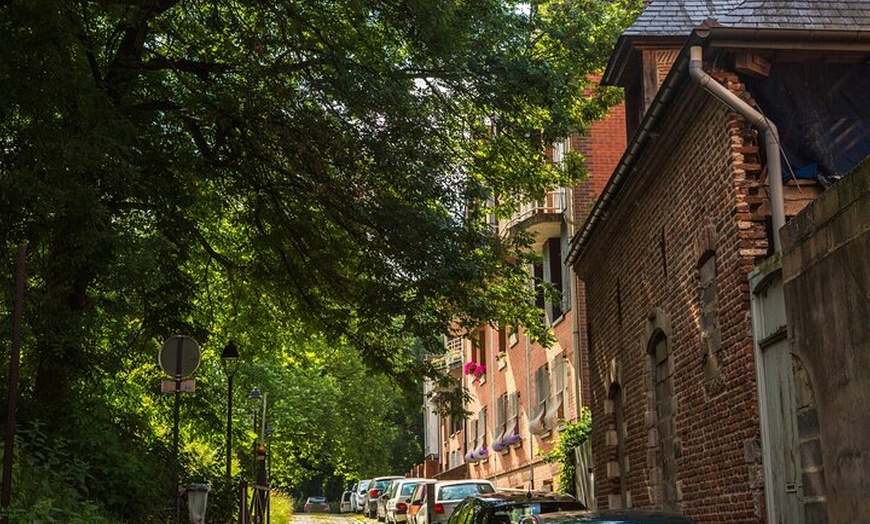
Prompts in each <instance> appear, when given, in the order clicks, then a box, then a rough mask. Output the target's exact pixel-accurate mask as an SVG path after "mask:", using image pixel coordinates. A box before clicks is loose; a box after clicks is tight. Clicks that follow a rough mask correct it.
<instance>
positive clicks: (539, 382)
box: [529, 364, 550, 435]
mask: <svg viewBox="0 0 870 524" xmlns="http://www.w3.org/2000/svg"><path fill="white" fill-rule="evenodd" d="M549 399H550V376H549V373H547V365H546V364H544V365H543V366H541V367H539V368H538V369H537V371H535V404H534V411H533V413H534V415H533V416H532V420H531V421H530V423H529V425H530V427H531V432H532V434H533V435H543V434H544V433H546V432H547V427H546V424H545V422H544V416H545V415H546V414H547V402H548V401H549Z"/></svg>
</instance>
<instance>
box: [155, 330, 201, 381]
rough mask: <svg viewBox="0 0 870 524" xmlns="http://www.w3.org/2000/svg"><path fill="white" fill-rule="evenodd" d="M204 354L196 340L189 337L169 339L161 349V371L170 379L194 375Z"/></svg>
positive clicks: (177, 336) (181, 336)
mask: <svg viewBox="0 0 870 524" xmlns="http://www.w3.org/2000/svg"><path fill="white" fill-rule="evenodd" d="M201 356H202V353H201V352H200V350H199V344H197V343H196V340H193V339H192V338H190V337H188V336H187V335H175V336H173V337H169V338H168V339H167V340H166V342H164V343H163V347H161V348H160V355H159V356H158V360H159V362H160V369H162V370H163V371H164V372H165V373H166V374H167V375H169V376H170V377H173V378H175V377H177V376H182V377H186V376H188V375H192V374H193V373H194V371H196V370H197V368H199V362H200V360H201Z"/></svg>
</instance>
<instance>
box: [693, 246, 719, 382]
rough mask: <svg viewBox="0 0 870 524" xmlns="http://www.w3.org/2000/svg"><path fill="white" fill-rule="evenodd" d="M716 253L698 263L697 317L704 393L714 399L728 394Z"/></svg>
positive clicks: (703, 257) (704, 256)
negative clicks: (721, 354) (721, 356)
mask: <svg viewBox="0 0 870 524" xmlns="http://www.w3.org/2000/svg"><path fill="white" fill-rule="evenodd" d="M716 277H717V268H716V253H715V252H714V251H706V252H704V254H703V255H702V256H701V259H700V260H699V261H698V313H699V316H700V318H699V319H698V320H699V325H700V326H701V341H700V345H701V362H702V365H703V366H704V393H706V395H707V398H708V399H709V398H713V397H716V396H717V395H719V394H720V393H723V392H724V391H725V384H724V381H723V379H722V374H721V371H720V369H719V368H720V365H719V349H721V347H722V334H721V330H720V327H719V285H718V282H717V280H716Z"/></svg>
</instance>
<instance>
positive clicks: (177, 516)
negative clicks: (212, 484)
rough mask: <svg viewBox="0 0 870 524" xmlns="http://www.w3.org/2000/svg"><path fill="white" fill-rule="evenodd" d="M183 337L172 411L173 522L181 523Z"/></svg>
mask: <svg viewBox="0 0 870 524" xmlns="http://www.w3.org/2000/svg"><path fill="white" fill-rule="evenodd" d="M183 341H184V339H183V338H181V337H178V349H176V351H175V406H174V407H173V412H172V421H173V432H172V467H173V468H174V470H175V486H174V488H175V492H174V496H175V522H176V524H181V493H180V490H179V489H178V486H179V485H180V482H179V476H180V475H179V472H180V469H181V468H180V467H179V463H178V412H179V408H180V407H181V362H182V361H181V352H182V346H183V344H184V342H183Z"/></svg>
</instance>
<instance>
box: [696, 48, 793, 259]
mask: <svg viewBox="0 0 870 524" xmlns="http://www.w3.org/2000/svg"><path fill="white" fill-rule="evenodd" d="M689 75H690V76H691V77H692V79H693V80H695V81H696V82H698V83H699V84H700V85H701V87H702V88H704V90H705V91H707V92H708V93H710V94H711V95H713V96H715V97H716V98H717V99H719V101H720V102H722V103H724V104H725V105H726V106H728V107H730V108H731V109H733V110H734V111H737V112H738V113H740V115H741V116H742V117H743V118H745V119H747V120H749V122H750V123H751V124H752V125H754V126H755V127H757V128H758V129H759V130H760V131H761V132H762V133H764V146H765V151H766V153H767V181H768V184H769V187H770V207H771V210H772V215H773V217H772V218H773V249H774V251H776V252H777V253H779V252H780V251H782V246H781V244H780V241H779V230H780V229H781V228H782V227H783V226H784V225H785V204H784V203H783V197H782V163H781V161H780V157H779V133H778V132H777V130H776V126H775V125H773V122H771V121H770V120H768V119H767V118H765V117H764V115H762V114H761V113H759V112H758V111H756V110H755V109H754V108H753V107H752V106H750V105H749V104H747V103H746V102H744V101H743V100H741V99H740V97H738V96H737V95H735V94H734V93H732V92H731V91H729V90H728V89H727V88H726V87H725V86H723V85H722V84H720V83H719V82H717V81H716V80H715V79H714V78H713V77H711V76H710V75H708V74H707V72H706V71H704V60H703V50H702V48H701V46H692V48H691V55H690V59H689Z"/></svg>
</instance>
